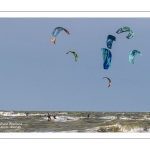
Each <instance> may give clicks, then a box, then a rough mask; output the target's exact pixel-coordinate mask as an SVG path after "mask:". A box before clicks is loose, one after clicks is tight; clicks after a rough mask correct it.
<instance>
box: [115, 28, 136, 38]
mask: <svg viewBox="0 0 150 150" xmlns="http://www.w3.org/2000/svg"><path fill="white" fill-rule="evenodd" d="M122 32H129V34H128V35H127V36H126V38H127V39H131V38H132V37H133V36H134V32H133V31H132V30H131V29H130V28H129V27H126V26H125V27H122V28H120V29H118V30H117V31H116V33H118V34H120V33H122Z"/></svg>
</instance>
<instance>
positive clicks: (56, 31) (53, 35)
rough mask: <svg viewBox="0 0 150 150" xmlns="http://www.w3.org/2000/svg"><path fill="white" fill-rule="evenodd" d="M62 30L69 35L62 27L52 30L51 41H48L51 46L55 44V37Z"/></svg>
mask: <svg viewBox="0 0 150 150" xmlns="http://www.w3.org/2000/svg"><path fill="white" fill-rule="evenodd" d="M62 30H64V31H65V32H66V33H67V34H70V33H69V31H68V30H66V29H65V28H63V27H56V28H55V29H53V31H52V36H51V39H50V40H51V42H52V43H53V44H55V43H56V36H57V35H58V34H59V33H60V32H61V31H62Z"/></svg>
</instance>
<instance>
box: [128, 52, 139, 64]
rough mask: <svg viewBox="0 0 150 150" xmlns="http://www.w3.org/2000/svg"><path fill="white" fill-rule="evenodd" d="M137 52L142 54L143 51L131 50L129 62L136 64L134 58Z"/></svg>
mask: <svg viewBox="0 0 150 150" xmlns="http://www.w3.org/2000/svg"><path fill="white" fill-rule="evenodd" d="M137 54H140V55H141V56H142V53H141V52H140V51H138V50H133V51H131V53H130V55H129V62H130V63H132V64H134V58H135V56H136V55H137Z"/></svg>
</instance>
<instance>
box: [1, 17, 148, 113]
mask: <svg viewBox="0 0 150 150" xmlns="http://www.w3.org/2000/svg"><path fill="white" fill-rule="evenodd" d="M149 25H150V18H0V110H18V111H21V110H22V111H26V110H28V111H34V110H37V111H100V112H103V111H107V112H108V111H109V112H129V111H132V112H133V111H134V112H135V111H136V112H145V111H150V99H149V94H150V93H149V92H150V88H149V86H150V80H149V77H150V68H149V63H150V59H149V47H150V41H149V32H150V28H149ZM59 26H60V27H64V28H66V29H67V30H68V31H69V32H70V35H68V34H66V33H65V32H64V31H62V32H61V33H59V35H58V36H57V38H56V44H52V42H51V41H50V37H51V33H52V30H53V29H54V28H55V27H59ZM124 26H128V27H130V28H131V29H132V30H133V32H134V37H133V38H131V39H127V38H126V36H127V34H128V33H127V32H124V33H121V34H117V33H116V31H117V30H118V29H119V28H121V27H124ZM108 35H113V36H115V37H116V41H114V42H113V45H112V49H111V52H112V63H111V66H110V68H109V69H108V70H106V69H103V58H102V52H101V48H107V45H106V39H107V36H108ZM135 49H136V50H139V51H140V52H141V53H142V56H140V55H137V56H136V57H135V63H134V64H131V63H130V62H129V54H130V52H131V51H132V50H135ZM69 50H73V51H75V52H76V53H77V54H78V57H79V59H78V61H77V62H75V59H74V56H73V54H71V53H69V54H68V55H67V54H66V52H68V51H69ZM104 76H106V77H109V78H110V79H111V81H112V86H111V87H110V88H108V80H107V79H103V77H104Z"/></svg>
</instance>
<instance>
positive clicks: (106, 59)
mask: <svg viewBox="0 0 150 150" xmlns="http://www.w3.org/2000/svg"><path fill="white" fill-rule="evenodd" d="M101 50H102V57H103V68H104V69H108V68H109V67H110V65H111V59H112V54H111V51H110V50H108V49H106V48H102V49H101Z"/></svg>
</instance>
